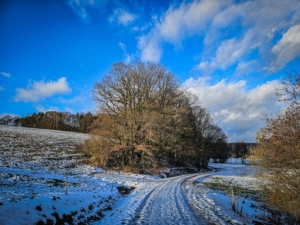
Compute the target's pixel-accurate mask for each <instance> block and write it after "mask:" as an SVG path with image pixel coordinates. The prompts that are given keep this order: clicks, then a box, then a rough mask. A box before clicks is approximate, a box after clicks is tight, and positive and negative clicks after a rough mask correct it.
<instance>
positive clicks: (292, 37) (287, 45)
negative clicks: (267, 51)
mask: <svg viewBox="0 0 300 225" xmlns="http://www.w3.org/2000/svg"><path fill="white" fill-rule="evenodd" d="M272 52H273V53H274V54H275V55H276V59H275V61H274V62H273V63H272V65H271V67H270V70H271V71H272V70H276V69H277V68H282V67H284V65H285V64H286V63H287V62H288V61H290V60H292V59H294V58H295V57H297V56H300V24H298V25H295V26H293V27H291V28H290V29H289V30H288V31H287V32H286V33H284V34H283V36H282V38H281V39H280V40H279V41H278V42H277V44H276V45H275V46H274V47H273V48H272Z"/></svg>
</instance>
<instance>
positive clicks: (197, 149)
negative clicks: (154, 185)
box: [85, 61, 230, 169]
mask: <svg viewBox="0 0 300 225" xmlns="http://www.w3.org/2000/svg"><path fill="white" fill-rule="evenodd" d="M93 99H94V101H95V103H96V104H97V106H98V112H99V114H98V117H97V119H96V120H95V121H94V123H93V126H92V131H91V133H92V134H93V136H92V137H93V138H92V139H91V140H88V141H87V142H86V146H85V149H86V151H87V152H89V153H90V154H91V155H92V156H93V162H95V163H96V164H98V165H100V166H102V167H110V168H121V169H124V168H125V167H129V168H153V167H155V166H160V165H182V166H189V165H190V166H192V165H193V166H196V167H197V168H199V169H201V168H203V169H207V166H208V162H209V159H210V158H220V159H224V160H225V159H227V157H228V156H229V150H230V149H229V147H228V145H227V143H226V141H227V137H226V135H225V133H224V132H223V131H222V130H221V128H220V127H218V126H217V125H216V124H215V123H214V122H213V120H212V118H211V116H210V114H209V112H208V110H206V109H205V108H203V107H201V105H200V104H199V101H198V99H197V98H196V96H194V95H193V94H191V93H189V92H188V91H186V90H184V89H183V88H182V87H181V86H180V85H179V82H178V81H177V80H176V78H175V76H174V74H172V73H170V72H168V71H167V70H166V68H164V67H163V66H161V65H158V64H155V63H142V62H139V61H138V62H134V63H132V64H129V65H128V64H124V63H122V62H119V63H114V64H113V65H112V68H111V69H110V71H109V73H108V75H106V76H104V77H103V78H102V79H101V81H100V82H96V83H95V84H94V90H93Z"/></svg>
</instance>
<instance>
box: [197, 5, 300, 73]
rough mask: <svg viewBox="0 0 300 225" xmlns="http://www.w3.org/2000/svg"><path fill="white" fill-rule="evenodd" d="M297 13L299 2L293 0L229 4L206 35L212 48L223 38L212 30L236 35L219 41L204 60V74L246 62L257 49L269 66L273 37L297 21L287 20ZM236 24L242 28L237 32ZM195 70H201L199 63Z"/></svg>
mask: <svg viewBox="0 0 300 225" xmlns="http://www.w3.org/2000/svg"><path fill="white" fill-rule="evenodd" d="M297 10H298V11H299V10H300V3H299V2H297V1H294V0H282V1H275V2H274V1H268V0H256V1H247V2H242V3H240V4H232V5H231V6H230V7H228V8H226V9H225V10H223V11H222V12H220V13H219V14H218V15H216V16H215V17H214V19H213V21H212V27H213V28H211V30H210V32H208V34H207V35H206V36H207V37H209V38H210V39H213V40H211V41H210V43H212V44H214V45H215V43H216V42H218V41H219V38H220V37H222V38H224V36H222V35H220V34H219V36H218V35H215V33H217V32H215V30H222V29H225V33H226V32H230V31H231V30H230V29H232V30H233V32H235V33H233V34H235V35H238V36H237V37H234V38H231V39H225V40H222V41H221V43H220V44H219V46H218V47H217V50H216V52H215V55H214V56H213V57H211V56H210V57H209V60H204V62H206V63H207V66H206V67H205V68H204V71H205V70H208V69H210V70H211V71H213V70H215V69H222V70H226V69H227V68H228V67H230V66H232V65H235V64H238V63H240V62H242V61H245V60H248V57H249V56H250V54H251V53H252V52H253V51H254V50H256V49H258V50H259V53H260V57H261V58H262V60H264V61H265V62H264V63H265V65H266V66H268V65H269V64H270V62H271V59H272V57H271V56H270V53H271V48H272V40H273V38H274V37H275V35H276V34H279V33H280V32H281V31H282V30H286V29H289V27H290V26H292V25H293V23H296V22H297V20H296V19H294V20H290V17H291V16H292V15H293V14H294V13H295V12H297ZM298 22H299V18H298ZM237 25H241V27H240V28H239V29H240V31H239V30H236V27H237ZM225 38H226V37H225ZM211 47H212V45H208V46H207V48H211ZM298 52H299V51H298ZM198 68H199V69H201V70H203V68H202V67H201V62H200V64H199V66H198ZM237 69H241V68H237ZM278 69H280V68H279V67H277V68H275V67H274V71H275V70H278Z"/></svg>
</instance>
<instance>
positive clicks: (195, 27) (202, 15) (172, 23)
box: [138, 0, 230, 62]
mask: <svg viewBox="0 0 300 225" xmlns="http://www.w3.org/2000/svg"><path fill="white" fill-rule="evenodd" d="M229 2H230V1H221V0H218V1H210V0H203V1H193V2H191V3H187V2H183V3H182V4H181V5H180V6H179V7H176V6H175V5H171V6H170V8H169V9H168V10H167V11H166V13H165V14H164V15H162V16H161V17H160V18H159V19H156V17H154V23H155V26H154V28H153V29H152V30H151V31H150V32H149V33H148V34H147V35H143V36H141V37H140V38H139V43H138V47H139V49H140V51H141V59H142V60H144V61H154V62H158V61H159V60H160V58H161V56H162V43H163V42H169V43H172V44H174V45H176V46H180V45H181V41H182V40H183V39H184V38H186V37H189V36H192V35H194V34H199V32H201V31H203V30H205V29H206V27H207V22H208V21H209V20H211V19H212V18H213V16H214V15H215V14H216V13H218V12H219V11H220V10H221V9H222V8H223V7H224V6H226V5H228V3H229Z"/></svg>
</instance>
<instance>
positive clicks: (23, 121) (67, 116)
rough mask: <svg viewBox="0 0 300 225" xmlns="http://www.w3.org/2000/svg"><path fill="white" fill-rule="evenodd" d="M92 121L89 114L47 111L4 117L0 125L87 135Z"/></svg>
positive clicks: (0, 120) (0, 119)
mask: <svg viewBox="0 0 300 225" xmlns="http://www.w3.org/2000/svg"><path fill="white" fill-rule="evenodd" d="M94 119H95V116H93V115H92V114H91V113H90V112H88V113H76V114H72V113H70V112H56V111H48V112H45V113H44V112H39V113H32V114H30V115H27V116H24V117H12V116H10V115H6V116H4V117H2V118H0V125H7V126H20V127H32V128H41V129H52V130H62V131H74V132H82V133H88V132H89V131H90V126H91V124H92V122H93V121H94Z"/></svg>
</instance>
